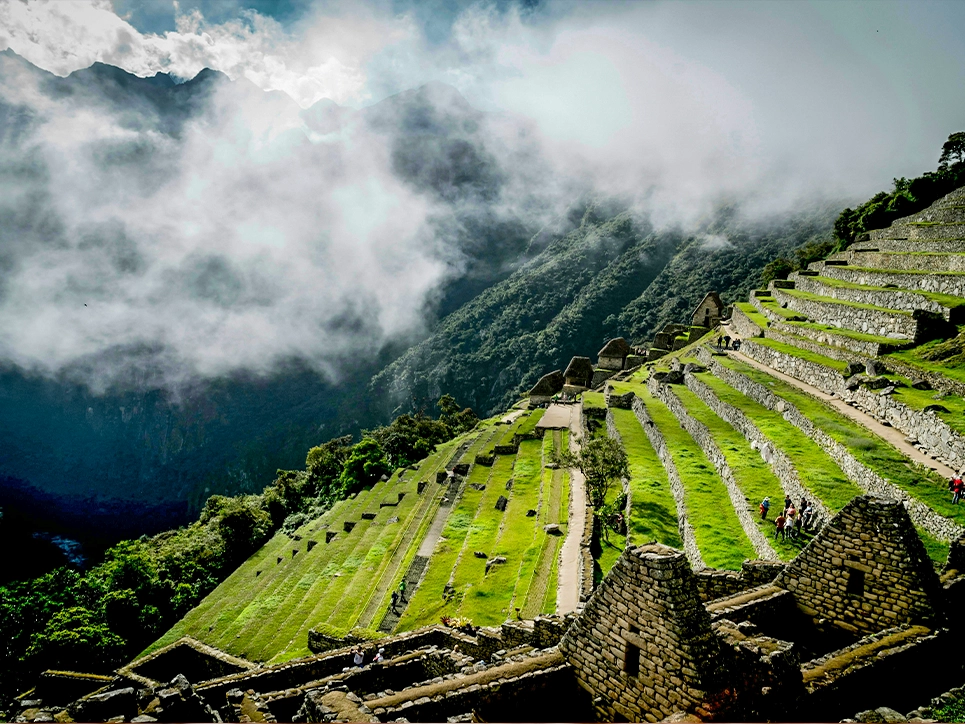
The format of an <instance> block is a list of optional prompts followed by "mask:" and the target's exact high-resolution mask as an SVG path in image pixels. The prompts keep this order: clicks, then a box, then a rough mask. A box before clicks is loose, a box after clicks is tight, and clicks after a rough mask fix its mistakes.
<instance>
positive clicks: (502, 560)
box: [486, 556, 506, 573]
mask: <svg viewBox="0 0 965 724" xmlns="http://www.w3.org/2000/svg"><path fill="white" fill-rule="evenodd" d="M505 562H506V556H496V557H495V558H490V559H489V560H488V561H486V573H489V569H490V568H492V567H493V566H498V565H501V564H503V563H505Z"/></svg>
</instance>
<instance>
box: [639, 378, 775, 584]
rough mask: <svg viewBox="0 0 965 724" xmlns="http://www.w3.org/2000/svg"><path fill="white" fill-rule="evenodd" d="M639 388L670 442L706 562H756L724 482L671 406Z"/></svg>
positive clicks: (734, 565) (722, 565) (726, 565)
mask: <svg viewBox="0 0 965 724" xmlns="http://www.w3.org/2000/svg"><path fill="white" fill-rule="evenodd" d="M635 387H636V390H635V391H636V393H637V396H638V397H640V398H641V399H642V400H643V402H644V404H645V405H646V407H647V411H648V412H649V413H650V417H651V418H652V419H653V421H654V424H656V426H657V427H658V429H659V430H660V432H661V433H662V434H663V436H664V439H665V440H666V441H667V447H668V448H669V450H670V454H671V457H672V458H673V461H674V465H676V467H677V472H678V473H679V475H680V479H681V482H682V483H683V486H684V501H685V502H686V504H687V511H688V515H689V517H690V522H691V525H692V526H693V529H694V537H695V538H696V540H697V546H698V548H699V549H700V553H701V555H702V556H703V558H704V561H705V562H706V563H707V565H708V566H711V567H713V568H729V569H732V570H738V569H740V566H741V563H742V562H743V561H744V560H746V559H753V558H756V557H757V554H756V553H755V551H754V547H753V546H752V545H751V543H750V541H749V540H748V539H747V536H746V535H745V534H744V530H743V529H742V528H741V524H740V521H738V520H737V515H736V513H734V510H733V508H732V506H731V504H730V499H729V498H728V496H727V489H726V487H725V486H724V482H723V481H722V480H721V479H720V477H719V476H718V475H717V471H716V470H715V469H714V466H713V464H712V463H711V462H710V461H709V460H708V459H707V458H706V457H705V456H704V453H703V451H702V450H701V449H700V446H699V445H697V443H696V442H694V440H693V438H691V437H690V435H689V434H688V433H687V432H686V431H685V430H684V429H683V428H681V427H680V423H678V422H677V419H676V418H675V417H674V416H673V413H672V412H670V410H669V409H668V408H667V406H666V405H664V404H663V403H662V402H661V401H660V400H657V399H656V398H654V397H653V396H651V395H650V392H649V391H648V390H647V388H646V385H636V386H635Z"/></svg>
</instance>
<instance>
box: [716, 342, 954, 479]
mask: <svg viewBox="0 0 965 724" xmlns="http://www.w3.org/2000/svg"><path fill="white" fill-rule="evenodd" d="M729 334H730V336H731V338H732V339H733V338H735V337H736V338H737V339H740V335H739V334H737V332H736V330H733V329H731V330H730V332H729ZM727 354H729V355H733V357H734V358H735V359H738V360H740V361H741V362H743V363H745V364H747V365H750V366H751V367H756V368H757V369H759V370H761V371H763V372H767V374H769V375H772V376H774V377H776V378H777V379H779V380H781V381H783V382H787V383H788V384H789V385H793V386H794V387H797V388H798V389H799V390H804V391H805V392H808V393H810V394H812V395H814V396H815V397H817V398H818V399H820V400H823V401H824V402H827V403H828V404H829V405H831V407H833V408H834V409H835V410H837V411H838V412H840V413H841V414H842V415H845V416H846V417H848V418H850V419H852V420H854V421H855V422H857V423H858V424H859V425H861V426H862V427H866V428H867V429H868V430H870V431H871V432H873V433H874V434H875V435H877V436H878V437H880V438H882V439H883V440H885V441H887V442H888V443H890V444H891V445H892V446H893V447H895V448H897V450H898V451H899V452H901V454H902V455H905V456H906V457H909V458H911V459H912V460H914V461H915V462H917V463H921V464H922V465H924V466H925V467H928V468H931V469H932V470H935V471H937V472H938V474H939V475H943V476H945V477H946V478H950V477H952V476H953V475H955V471H954V470H952V469H951V468H950V467H948V466H947V465H944V464H942V463H940V462H938V461H937V460H932V459H931V458H930V457H928V455H926V454H925V453H923V452H922V451H921V450H919V449H918V448H916V447H915V446H914V445H910V444H908V443H907V442H905V437H906V435H905V433H903V432H901V431H899V430H896V429H895V428H893V427H886V426H885V425H882V424H881V423H880V422H878V420H876V419H875V418H873V417H872V416H871V415H869V414H867V413H866V412H862V411H861V410H859V409H857V408H856V407H852V406H851V405H849V404H848V403H846V402H845V401H844V400H842V399H840V398H838V397H834V396H833V395H829V394H827V393H826V392H822V391H821V390H819V389H818V388H817V387H812V386H811V385H809V384H807V383H806V382H801V380H798V379H795V378H794V377H790V376H789V375H786V374H784V373H783V372H778V371H777V370H774V369H771V368H770V367H768V366H767V365H762V364H761V363H760V362H758V361H757V360H754V359H751V358H750V357H748V356H747V355H745V354H742V353H741V352H735V351H733V350H728V351H727Z"/></svg>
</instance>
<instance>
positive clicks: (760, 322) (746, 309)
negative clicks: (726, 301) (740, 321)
mask: <svg viewBox="0 0 965 724" xmlns="http://www.w3.org/2000/svg"><path fill="white" fill-rule="evenodd" d="M734 306H735V307H737V308H738V309H740V310H741V311H742V312H743V313H744V316H745V317H747V318H748V319H749V320H751V321H752V322H753V323H754V324H756V325H757V326H758V327H760V328H761V329H767V326H768V324H769V323H770V322H769V320H768V319H767V317H765V316H764V315H763V314H761V313H760V312H759V311H757V307H755V306H754V305H753V304H751V303H750V302H738V303H737V304H735V305H734Z"/></svg>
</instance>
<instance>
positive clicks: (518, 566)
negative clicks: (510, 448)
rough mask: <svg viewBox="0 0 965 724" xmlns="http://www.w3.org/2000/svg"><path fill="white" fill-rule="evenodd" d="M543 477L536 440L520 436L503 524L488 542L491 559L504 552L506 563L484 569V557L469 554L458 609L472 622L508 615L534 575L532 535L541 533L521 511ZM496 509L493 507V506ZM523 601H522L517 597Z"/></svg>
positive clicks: (535, 497) (531, 505)
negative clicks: (470, 570) (470, 568)
mask: <svg viewBox="0 0 965 724" xmlns="http://www.w3.org/2000/svg"><path fill="white" fill-rule="evenodd" d="M541 480H542V455H541V442H540V441H539V440H524V441H523V442H522V443H520V446H519V454H518V455H517V457H516V465H515V467H514V469H513V487H512V491H511V494H510V495H509V496H508V497H509V504H508V505H507V507H506V511H505V513H502V514H501V515H502V516H503V520H502V521H501V523H502V525H500V526H499V531H498V535H497V537H496V539H495V541H493V545H491V546H490V547H489V550H488V551H487V553H489V556H490V558H492V557H494V556H506V558H507V562H506V563H504V564H501V565H496V566H493V568H492V569H491V570H490V571H489V573H488V574H486V573H485V566H486V561H484V560H481V559H476V558H474V559H473V560H474V561H475V563H476V568H475V573H476V575H475V576H474V578H473V580H472V581H469V582H467V585H466V590H465V593H464V595H463V599H462V603H461V604H460V606H459V609H458V614H459V615H460V616H465V617H467V618H469V619H471V620H472V621H473V622H474V623H476V624H477V625H482V626H487V625H494V624H499V623H501V622H502V621H504V620H506V618H507V617H509V615H510V614H511V611H510V607H511V606H512V605H513V603H514V602H515V599H516V595H517V592H519V593H520V594H521V596H520V598H521V599H524V598H525V592H526V591H527V590H528V589H529V583H530V581H531V580H532V577H533V570H534V567H535V563H536V557H537V550H538V549H534V547H533V541H534V538H536V537H537V535H538V536H544V537H545V536H546V535H547V534H546V533H544V532H543V530H542V529H539V531H538V533H537V530H536V523H537V518H536V517H528V516H527V515H526V511H527V510H529V509H535V508H536V506H537V504H538V501H539V493H540V484H541ZM496 512H497V513H498V511H496ZM520 605H522V600H521V601H520Z"/></svg>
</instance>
